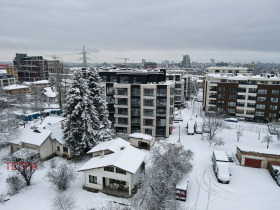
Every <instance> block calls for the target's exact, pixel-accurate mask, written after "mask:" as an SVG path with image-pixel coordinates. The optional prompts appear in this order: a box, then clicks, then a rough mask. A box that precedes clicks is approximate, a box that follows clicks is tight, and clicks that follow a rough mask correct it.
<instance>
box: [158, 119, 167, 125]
mask: <svg viewBox="0 0 280 210" xmlns="http://www.w3.org/2000/svg"><path fill="white" fill-rule="evenodd" d="M157 126H166V119H157Z"/></svg>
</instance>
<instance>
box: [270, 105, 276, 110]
mask: <svg viewBox="0 0 280 210" xmlns="http://www.w3.org/2000/svg"><path fill="white" fill-rule="evenodd" d="M269 108H270V110H277V108H278V107H277V105H270V107H269Z"/></svg>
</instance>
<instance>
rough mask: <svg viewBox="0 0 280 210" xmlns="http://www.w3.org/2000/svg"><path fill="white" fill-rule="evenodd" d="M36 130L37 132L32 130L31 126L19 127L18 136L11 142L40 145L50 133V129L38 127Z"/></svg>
mask: <svg viewBox="0 0 280 210" xmlns="http://www.w3.org/2000/svg"><path fill="white" fill-rule="evenodd" d="M37 131H39V132H34V131H33V129H31V128H21V129H20V130H19V135H18V137H17V138H16V139H14V140H13V141H12V143H15V144H20V143H21V142H23V143H28V144H33V145H37V146H40V145H41V144H42V143H43V142H44V141H45V140H46V139H47V138H48V137H49V136H50V135H51V131H49V130H45V129H39V128H38V129H37Z"/></svg>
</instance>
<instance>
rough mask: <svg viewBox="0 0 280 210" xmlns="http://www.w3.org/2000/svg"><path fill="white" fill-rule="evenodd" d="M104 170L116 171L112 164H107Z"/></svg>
mask: <svg viewBox="0 0 280 210" xmlns="http://www.w3.org/2000/svg"><path fill="white" fill-rule="evenodd" d="M104 171H110V172H114V171H115V170H114V167H112V166H107V167H104Z"/></svg>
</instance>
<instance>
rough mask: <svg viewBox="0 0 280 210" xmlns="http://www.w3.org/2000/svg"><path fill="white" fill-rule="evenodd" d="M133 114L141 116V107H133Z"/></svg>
mask: <svg viewBox="0 0 280 210" xmlns="http://www.w3.org/2000/svg"><path fill="white" fill-rule="evenodd" d="M131 115H132V116H135V117H136V116H137V117H140V108H131Z"/></svg>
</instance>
